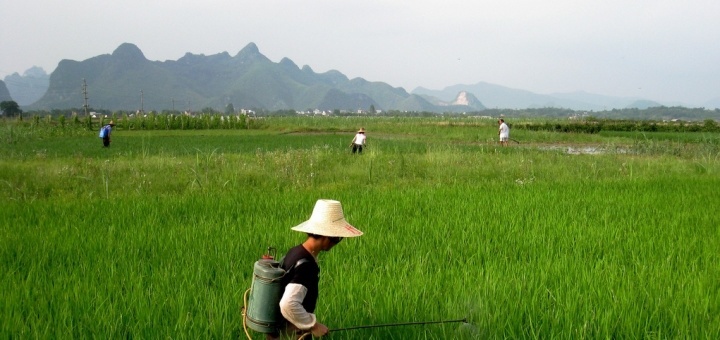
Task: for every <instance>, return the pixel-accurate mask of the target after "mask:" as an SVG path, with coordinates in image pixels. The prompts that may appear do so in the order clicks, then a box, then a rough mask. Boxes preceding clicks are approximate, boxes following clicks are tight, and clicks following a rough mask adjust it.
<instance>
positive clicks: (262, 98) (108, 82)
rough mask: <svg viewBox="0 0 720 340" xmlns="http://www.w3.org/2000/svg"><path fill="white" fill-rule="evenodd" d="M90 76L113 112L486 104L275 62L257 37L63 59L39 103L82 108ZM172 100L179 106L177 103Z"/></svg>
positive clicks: (98, 101)
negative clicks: (235, 44) (180, 50)
mask: <svg viewBox="0 0 720 340" xmlns="http://www.w3.org/2000/svg"><path fill="white" fill-rule="evenodd" d="M78 80H84V81H85V84H87V89H88V94H89V98H90V100H89V106H91V107H93V108H97V109H110V110H143V111H149V110H164V109H169V108H171V106H172V107H173V109H177V107H175V102H176V101H178V102H179V103H181V107H183V108H184V109H185V110H188V111H193V110H199V109H202V108H205V107H210V108H214V109H219V110H221V109H222V108H224V107H226V106H227V105H229V104H233V106H234V107H238V108H261V109H268V110H287V109H296V110H304V109H322V110H337V109H339V110H351V111H355V110H365V111H366V110H368V109H369V108H370V107H375V108H376V109H379V110H403V111H433V112H443V111H450V110H462V111H470V110H479V109H481V108H482V107H481V106H479V107H471V106H468V105H465V106H462V107H461V108H458V107H457V105H456V106H453V107H439V106H436V105H433V104H431V103H429V102H427V101H426V100H425V99H423V98H422V97H420V96H418V95H415V94H410V93H408V92H407V91H405V90H404V89H403V88H400V87H392V86H390V85H389V84H386V83H383V82H370V81H367V80H365V79H363V78H359V77H358V78H353V79H348V77H347V76H345V75H344V74H342V73H340V72H339V71H336V70H330V71H327V72H324V73H316V72H315V71H313V70H312V68H311V67H310V66H308V65H304V66H303V67H302V68H299V67H298V66H297V64H295V63H294V62H293V61H292V60H290V59H289V58H283V59H282V60H280V62H278V63H275V62H273V61H271V60H270V59H268V58H267V57H266V56H264V55H263V54H262V53H260V50H259V49H258V47H257V45H256V44H255V43H249V44H247V45H246V46H245V47H244V48H243V49H241V50H240V51H239V52H238V53H237V54H235V56H231V55H230V54H229V53H227V52H222V53H218V54H213V55H208V56H206V55H203V54H200V55H196V54H191V53H186V54H185V55H184V56H182V57H181V58H179V59H177V60H166V61H150V60H148V59H147V58H145V56H144V54H143V53H142V51H141V50H140V48H138V47H137V46H136V45H134V44H130V43H123V44H121V45H120V46H118V47H117V48H116V49H115V50H114V51H113V52H112V53H111V54H102V55H98V56H95V57H92V58H89V59H86V60H83V61H73V60H62V61H60V63H59V64H58V67H57V69H56V70H55V71H54V72H53V73H52V74H51V75H50V84H49V87H48V90H47V92H46V93H45V95H44V96H43V97H42V98H40V99H39V100H38V101H37V102H35V103H33V104H32V105H30V108H31V109H50V108H73V107H74V108H77V107H82V106H83V102H82V100H83V98H81V96H79V95H78V93H79V92H80V91H79V88H80V83H79V82H78ZM171 103H172V104H171Z"/></svg>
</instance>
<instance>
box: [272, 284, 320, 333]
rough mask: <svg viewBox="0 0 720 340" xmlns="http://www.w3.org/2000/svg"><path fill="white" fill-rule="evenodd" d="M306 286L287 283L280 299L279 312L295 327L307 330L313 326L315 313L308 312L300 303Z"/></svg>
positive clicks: (305, 291) (303, 297)
mask: <svg viewBox="0 0 720 340" xmlns="http://www.w3.org/2000/svg"><path fill="white" fill-rule="evenodd" d="M305 295H307V288H305V286H303V285H301V284H298V283H289V284H288V285H287V287H285V293H283V296H282V299H280V313H282V315H283V316H284V317H285V319H286V320H287V321H289V322H290V323H292V324H293V325H295V327H297V328H299V329H302V330H307V329H310V328H312V326H315V322H316V321H317V320H316V318H315V314H312V313H308V312H307V311H306V310H305V308H304V307H303V305H302V302H303V300H304V299H305Z"/></svg>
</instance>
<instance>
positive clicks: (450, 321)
mask: <svg viewBox="0 0 720 340" xmlns="http://www.w3.org/2000/svg"><path fill="white" fill-rule="evenodd" d="M453 322H462V323H467V318H462V319H457V320H442V321H417V322H402V323H386V324H379V325H363V326H353V327H344V328H336V329H331V330H329V332H339V331H349V330H353V329H365V328H380V327H398V326H413V325H430V324H438V323H453ZM307 336H312V333H310V332H307V333H305V334H303V335H301V336H300V337H299V338H298V340H303V339H305V337H307Z"/></svg>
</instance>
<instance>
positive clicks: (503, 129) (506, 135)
mask: <svg viewBox="0 0 720 340" xmlns="http://www.w3.org/2000/svg"><path fill="white" fill-rule="evenodd" d="M498 124H500V128H498V135H499V136H500V145H502V146H508V140H510V128H509V127H508V126H507V124H505V119H502V118H500V120H498Z"/></svg>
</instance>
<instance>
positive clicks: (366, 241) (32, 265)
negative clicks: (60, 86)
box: [0, 117, 720, 339]
mask: <svg viewBox="0 0 720 340" xmlns="http://www.w3.org/2000/svg"><path fill="white" fill-rule="evenodd" d="M507 120H508V121H509V122H510V123H511V124H512V123H513V120H512V119H507ZM359 127H364V128H365V129H366V130H367V136H368V147H367V148H366V149H365V150H364V152H363V154H362V155H352V154H351V153H350V148H349V147H348V145H349V143H350V140H351V139H352V137H353V135H354V132H355V131H356V130H357V129H358V128H359ZM496 138H497V125H496V123H495V121H493V120H479V119H471V118H454V119H446V118H363V117H353V118H345V117H343V118H328V117H325V118H266V119H264V120H262V121H261V122H260V123H258V124H256V128H253V129H228V130H202V129H198V130H148V131H140V130H128V129H120V128H118V129H116V130H115V131H114V132H113V134H112V144H111V146H110V147H109V148H103V147H102V143H101V140H100V139H99V138H98V137H97V132H96V131H88V130H83V129H71V128H65V129H61V128H58V127H50V126H46V127H42V126H40V127H38V126H30V125H22V124H13V123H9V122H0V187H1V188H2V190H0V216H2V218H1V219H0V272H1V273H3V275H2V276H0V294H1V296H2V298H0V338H3V339H15V338H19V339H26V338H29V339H70V338H72V339H85V338H99V339H116V338H137V339H204V338H218V339H245V338H247V337H246V334H245V331H244V330H243V322H242V316H241V308H242V305H243V294H244V293H245V291H246V290H247V289H248V288H249V287H250V284H251V279H252V269H253V263H254V262H255V261H256V260H257V259H259V258H260V256H261V255H262V254H263V253H264V252H265V251H266V249H267V247H269V246H273V247H276V248H277V249H278V253H279V255H283V254H284V252H285V251H286V250H287V249H289V248H291V247H292V246H294V245H297V244H299V243H301V242H302V241H303V240H304V239H305V235H304V234H301V233H297V232H294V231H292V230H290V228H291V227H293V226H295V225H297V224H299V223H301V222H303V221H305V220H306V219H308V218H309V217H310V213H311V212H312V208H313V206H314V204H315V201H316V200H317V199H321V198H327V199H336V200H339V201H341V202H342V204H343V208H344V212H345V216H346V218H347V220H348V221H349V222H350V223H351V224H352V225H354V226H355V227H357V228H358V229H360V230H362V231H363V232H364V233H365V234H364V235H363V236H362V237H359V238H354V239H348V240H345V241H343V242H342V243H341V244H339V245H338V246H337V247H335V248H333V249H332V251H330V252H327V253H323V254H321V255H320V259H319V261H320V267H321V268H322V273H321V278H320V299H319V301H318V308H317V310H316V314H317V317H318V320H319V321H320V322H322V323H324V324H326V325H327V326H328V327H329V328H330V329H331V335H330V338H334V339H498V338H500V339H505V338H511V339H516V338H520V339H547V338H553V339H597V338H620V339H675V338H681V339H720V265H719V263H720V209H719V208H718V207H720V194H719V191H718V189H719V188H720V134H717V133H714V134H713V133H703V132H697V133H689V132H686V133H667V132H663V133H639V132H637V133H636V132H612V131H602V132H601V133H598V134H573V133H558V132H542V131H527V130H520V129H517V130H512V132H511V138H513V139H516V140H517V141H518V142H519V143H511V144H510V146H509V147H507V148H503V147H500V146H499V145H498V144H497V143H496V141H495V140H496ZM463 318H466V319H467V322H466V323H445V324H429V325H411V326H396V327H378V328H370V329H357V330H345V331H337V332H333V331H332V330H333V329H340V328H347V327H354V326H362V325H379V324H389V323H405V322H426V321H442V320H457V319H463ZM250 335H251V336H252V337H253V339H264V336H263V335H262V334H260V333H256V332H252V331H250Z"/></svg>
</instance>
